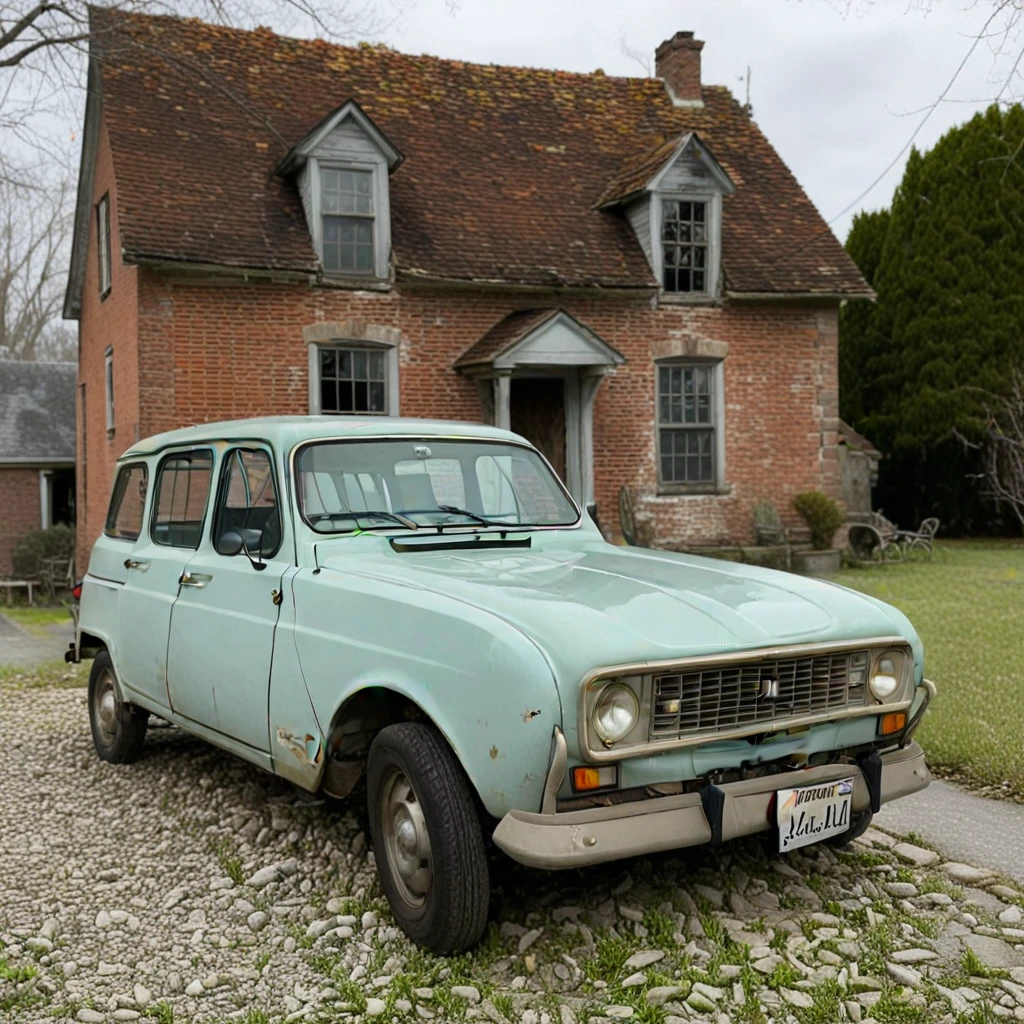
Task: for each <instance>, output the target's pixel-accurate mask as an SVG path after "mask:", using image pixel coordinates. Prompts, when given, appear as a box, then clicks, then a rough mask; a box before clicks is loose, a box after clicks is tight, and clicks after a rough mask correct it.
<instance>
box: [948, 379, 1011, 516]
mask: <svg viewBox="0 0 1024 1024" xmlns="http://www.w3.org/2000/svg"><path fill="white" fill-rule="evenodd" d="M983 415H984V429H983V431H982V439H981V440H980V441H973V440H968V439H967V438H965V437H964V436H963V435H962V434H959V433H958V437H959V438H960V441H961V442H962V443H963V444H964V445H966V446H967V447H968V448H972V449H974V450H975V451H977V452H979V453H980V457H981V473H979V474H978V477H979V479H981V480H982V481H983V483H984V487H985V490H986V494H987V496H988V497H990V498H992V499H994V500H995V501H997V502H999V503H1000V504H1003V505H1005V506H1007V507H1008V508H1009V509H1010V511H1011V512H1013V514H1014V515H1015V516H1016V517H1017V521H1018V522H1019V523H1020V526H1021V530H1024V370H1022V369H1020V368H1015V369H1014V370H1013V373H1012V374H1011V378H1010V386H1009V389H1008V390H1007V393H1006V394H1005V395H991V394H987V395H986V396H985V400H984V412H983Z"/></svg>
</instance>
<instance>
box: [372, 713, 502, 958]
mask: <svg viewBox="0 0 1024 1024" xmlns="http://www.w3.org/2000/svg"><path fill="white" fill-rule="evenodd" d="M366 790H367V805H368V810H369V819H370V834H371V835H372V837H373V851H374V857H375V859H376V862H377V873H378V874H379V876H380V883H381V886H382V888H383V889H384V894H385V895H386V896H387V898H388V903H389V904H390V905H391V910H392V913H393V914H394V915H395V919H396V920H397V922H398V924H399V925H400V926H401V928H402V931H404V932H405V933H406V935H408V936H409V938H411V939H412V940H413V942H415V943H416V944H417V945H419V946H422V947H423V948H424V949H427V950H430V951H431V952H433V953H440V954H448V953H459V952H462V951H463V950H465V949H468V948H469V947H470V946H473V945H474V944H475V943H476V942H477V940H478V939H479V938H480V936H481V935H482V934H483V931H484V928H485V927H486V926H487V913H488V907H489V904H490V879H489V877H488V871H487V857H486V854H485V852H484V843H483V834H482V831H481V828H480V819H479V816H478V814H477V809H476V804H475V802H474V799H473V793H472V791H471V789H470V785H469V781H468V780H467V779H466V776H465V773H464V772H463V771H462V766H461V765H460V764H459V762H458V759H457V758H456V757H455V754H454V753H453V752H452V749H451V747H450V746H449V745H448V743H447V741H446V740H445V739H444V737H442V736H441V734H440V733H439V732H438V731H437V730H436V729H434V728H433V727H432V726H429V725H425V724H423V723H420V722H402V723H399V724H397V725H389V726H387V727H386V728H384V729H382V730H381V731H380V732H379V733H378V734H377V736H376V738H375V739H374V741H373V744H372V745H371V747H370V754H369V757H368V759H367V767H366Z"/></svg>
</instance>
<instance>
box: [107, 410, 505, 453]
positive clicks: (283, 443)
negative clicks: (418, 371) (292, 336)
mask: <svg viewBox="0 0 1024 1024" xmlns="http://www.w3.org/2000/svg"><path fill="white" fill-rule="evenodd" d="M389 434H401V435H406V436H408V435H410V434H412V435H417V436H418V435H422V436H424V437H444V436H459V437H477V438H480V439H482V440H489V441H518V442H520V443H523V441H524V438H522V437H520V436H519V435H518V434H513V433H512V431H510V430H502V429H500V428H498V427H489V426H485V425H484V424H482V423H467V422H464V421H460V420H421V419H413V418H410V417H392V416H363V417H359V416H259V417H255V418H253V419H247V420H224V421H222V422H219V423H201V424H196V425H194V426H191V427H183V428H182V429H180V430H169V431H167V432H166V433H163V434H154V435H153V436H152V437H146V438H143V439H142V440H141V441H136V442H135V444H133V445H132V446H131V447H130V448H129V449H128V450H127V451H126V452H125V453H124V454H123V455H122V456H121V459H128V458H135V457H137V456H140V455H152V454H154V453H155V452H159V451H161V450H162V449H164V448H177V447H180V446H181V445H192V444H204V443H207V444H208V443H210V442H215V441H265V442H267V443H269V444H271V445H273V446H274V448H276V449H277V450H278V451H279V452H283V451H290V450H291V449H292V448H293V447H294V446H295V445H296V444H299V443H300V442H302V441H316V440H320V439H323V438H334V437H342V438H345V437H353V438H355V437H379V436H381V435H385V436H387V435H389Z"/></svg>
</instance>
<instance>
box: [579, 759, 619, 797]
mask: <svg viewBox="0 0 1024 1024" xmlns="http://www.w3.org/2000/svg"><path fill="white" fill-rule="evenodd" d="M617 779H618V769H617V768H616V767H615V766H614V765H609V766H607V767H601V768H573V770H572V788H573V789H574V790H575V791H576V792H577V793H586V792H587V791H588V790H592V789H607V788H608V787H609V786H614V785H615V783H616V781H617Z"/></svg>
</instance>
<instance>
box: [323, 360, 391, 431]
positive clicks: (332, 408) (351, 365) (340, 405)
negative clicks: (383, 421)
mask: <svg viewBox="0 0 1024 1024" xmlns="http://www.w3.org/2000/svg"><path fill="white" fill-rule="evenodd" d="M385 356H386V353H385V352H384V351H383V350H382V349H368V348H352V347H345V348H326V347H323V346H321V348H320V411H321V412H323V413H362V414H364V415H365V414H371V415H375V416H383V415H384V414H385V413H386V411H387V408H388V403H387V399H388V395H387V380H386V372H385V370H386V367H385Z"/></svg>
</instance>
